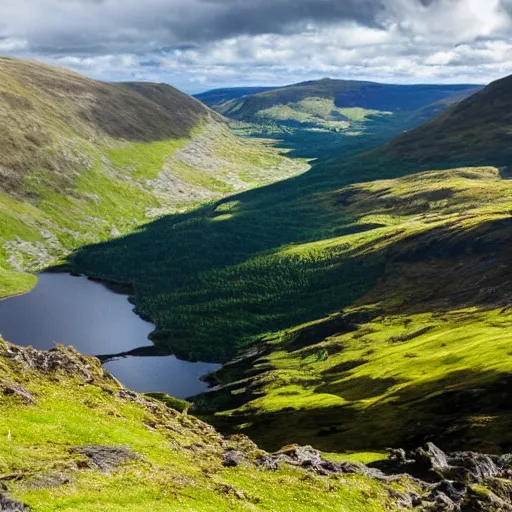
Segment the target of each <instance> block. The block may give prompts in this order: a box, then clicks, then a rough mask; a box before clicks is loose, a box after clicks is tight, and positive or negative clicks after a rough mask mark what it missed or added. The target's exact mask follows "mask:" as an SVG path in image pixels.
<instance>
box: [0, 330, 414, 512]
mask: <svg viewBox="0 0 512 512" xmlns="http://www.w3.org/2000/svg"><path fill="white" fill-rule="evenodd" d="M0 345H2V350H5V348H6V346H5V344H4V342H3V341H2V340H1V339H0ZM59 350H60V351H61V356H60V358H61V360H64V361H65V362H66V363H67V364H75V365H78V366H77V367H78V368H83V367H84V365H87V368H88V371H89V372H90V373H91V375H92V378H86V377H81V376H80V373H79V372H70V371H67V370H66V369H65V368H66V365H64V366H63V367H61V368H60V369H59V370H52V371H50V372H48V371H45V372H44V373H41V372H40V371H39V370H37V369H36V368H35V367H33V368H32V369H30V370H27V371H25V372H23V373H22V372H20V371H19V368H18V367H17V363H14V362H12V360H9V359H7V358H0V379H1V382H2V385H5V383H6V382H7V383H14V382H15V383H16V385H17V386H23V387H24V388H25V390H26V391H28V392H29V393H30V394H31V395H32V396H33V397H35V399H36V403H35V404H32V405H27V404H23V402H22V401H21V400H20V399H18V398H16V397H12V396H11V397H8V396H7V395H4V394H3V393H2V394H0V413H1V414H2V424H1V425H0V437H1V438H2V439H3V442H2V443H1V444H0V478H1V477H4V476H6V475H18V477H17V478H15V479H14V480H12V481H9V482H8V486H9V494H10V495H11V496H13V497H15V498H17V499H19V500H22V501H23V502H25V503H27V504H28V505H30V506H31V507H33V508H34V509H36V510H41V511H53V510H66V511H78V510H79V511H80V512H83V511H95V510H102V511H103V510H112V511H114V510H120V509H122V510H130V511H146V510H148V509H149V508H151V510H162V511H164V510H165V511H169V510H176V511H184V510H190V511H192V510H193V511H213V510H215V511H223V510H226V511H227V510H233V509H236V510H248V511H249V510H250V511H256V510H262V511H263V510H272V511H276V512H277V511H283V512H285V511H286V512H288V511H292V510H294V511H295V510H299V511H304V512H306V511H311V510H318V511H326V510H333V511H334V510H336V511H339V510H346V511H347V512H348V511H350V512H352V511H361V512H362V511H370V510H371V511H374V512H383V511H385V510H389V506H390V504H391V498H390V495H389V492H388V488H387V486H386V485H384V484H382V483H378V482H375V481H372V480H370V479H367V478H364V477H361V476H343V477H340V478H331V479H326V478H322V477H317V476H314V475H308V474H306V473H304V472H303V471H301V470H297V469H293V468H292V467H287V466H284V465H283V466H282V467H281V468H280V469H279V470H278V471H275V472H273V471H265V470H263V469H259V468H258V467H257V466H256V465H255V464H254V459H255V457H256V456H257V455H258V454H259V453H262V452H261V451H260V450H258V449H257V448H256V447H255V446H254V445H253V444H252V443H250V442H249V441H248V440H245V439H239V440H238V441H237V440H231V441H228V440H224V439H222V438H221V437H220V436H219V434H217V433H216V432H215V431H214V430H213V429H211V427H209V426H207V425H205V424H203V423H201V422H200V421H198V420H197V419H195V418H194V417H192V416H188V415H187V414H183V413H179V412H176V411H174V410H172V409H168V408H166V406H165V405H164V404H160V403H159V402H148V401H144V399H142V397H139V398H138V399H137V400H135V401H133V400H129V399H125V398H122V397H120V396H119V391H120V388H119V386H118V384H116V383H115V382H114V381H113V380H110V379H105V377H104V376H103V370H102V369H101V366H100V365H99V363H98V362H97V361H95V360H92V359H90V360H88V361H86V360H85V359H83V358H82V357H81V356H78V354H76V353H74V352H72V351H70V350H67V349H62V348H61V349H59ZM226 443H227V444H228V445H230V446H233V447H235V446H236V449H238V450H239V451H241V452H242V453H243V454H244V457H246V460H247V462H246V463H245V464H244V465H241V466H239V467H237V468H225V467H223V465H222V460H223V453H224V450H225V446H226ZM89 444H100V445H106V446H120V445H121V446H125V447H128V448H129V449H130V450H132V451H133V452H135V453H136V454H138V455H139V456H140V458H139V459H135V460H132V461H130V462H127V463H125V464H123V465H121V466H120V467H119V468H117V469H115V470H113V471H111V472H110V473H108V474H105V473H102V472H100V471H98V470H95V469H91V468H83V466H82V469H79V467H80V466H78V467H77V462H79V461H80V460H83V459H81V458H80V456H77V455H74V454H73V453H72V450H73V448H75V447H80V446H85V445H89ZM49 473H53V474H55V473H57V474H60V475H65V476H66V477H67V479H68V480H69V481H68V483H67V484H64V485H61V486H56V487H47V486H45V485H44V484H36V485H34V484H33V483H32V482H34V479H37V477H39V478H40V477H44V475H48V474H49ZM400 485H408V484H407V481H404V482H403V483H401V484H400ZM278 490H279V492H277V491H278Z"/></svg>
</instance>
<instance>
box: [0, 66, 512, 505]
mask: <svg viewBox="0 0 512 512" xmlns="http://www.w3.org/2000/svg"><path fill="white" fill-rule="evenodd" d="M0 71H1V72H2V76H3V78H4V80H3V81H2V82H0V117H1V118H2V120H3V123H4V125H5V126H6V127H7V128H8V129H7V130H5V131H3V132H1V133H0V149H2V151H1V152H0V176H1V177H2V181H1V182H0V298H2V299H4V300H2V301H0V333H1V335H2V337H0V414H1V416H2V418H3V419H2V422H0V438H1V439H2V442H1V443H0V510H9V508H7V507H11V509H12V507H15V508H14V510H15V511H18V510H21V511H26V510H29V509H28V508H27V507H28V506H30V507H31V508H32V509H33V510H42V511H53V510H67V511H91V512H92V511H94V510H106V511H117V510H132V511H134V512H138V511H144V510H149V509H151V510H162V511H168V510H176V511H180V512H181V511H184V510H190V511H210V510H212V511H213V510H215V511H223V510H248V511H254V510H272V511H276V512H279V511H283V512H284V511H287V512H288V511H292V510H293V511H294V512H295V511H301V510H304V511H308V512H309V511H312V510H318V511H329V510H332V511H335V510H336V511H338V512H339V511H346V512H358V511H361V512H366V511H375V512H385V511H398V510H423V511H425V512H426V511H435V510H440V511H445V510H447V511H448V510H460V511H462V512H475V511H484V512H485V511H495V510H509V508H507V507H509V502H510V492H511V491H510V489H511V488H512V487H511V483H510V470H509V466H510V455H507V454H509V453H510V452H512V436H511V432H512V428H511V426H512V414H511V410H510V404H509V394H510V393H509V392H510V387H511V385H512V380H511V377H510V376H511V359H510V358H511V357H512V352H511V349H510V347H509V340H510V332H511V331H510V329H511V327H512V315H511V309H510V302H511V300H512V287H511V285H510V280H509V262H510V258H511V256H512V254H511V247H510V243H509V240H510V239H511V235H512V222H511V217H510V215H511V211H512V199H511V197H512V196H511V192H512V190H511V187H512V184H511V183H512V182H511V181H510V180H509V175H510V172H509V169H508V165H509V164H508V161H509V144H508V137H509V132H510V126H509V124H510V122H509V121H510V120H509V116H508V114H506V112H508V111H509V108H508V107H509V106H510V105H511V104H512V95H510V93H509V90H510V87H509V84H510V80H511V79H510V78H508V79H504V80H501V81H498V82H494V83H492V84H490V85H489V86H487V87H486V88H483V89H482V88H475V86H472V85H462V86H434V85H433V86H389V85H385V84H375V83H372V82H346V81H339V80H321V81H314V82H304V83H301V84H297V85H295V86H290V87H285V88H264V89H263V88H240V89H222V90H214V91H209V92H208V93H206V94H205V95H202V96H201V95H199V96H198V97H199V98H201V97H202V98H203V100H204V101H205V103H206V104H202V103H200V102H199V101H198V100H196V99H194V98H192V97H190V96H187V95H185V94H184V93H181V92H179V91H177V90H176V89H173V88H172V87H170V86H167V85H164V84H152V83H146V82H130V83H118V84H116V83H106V82H97V81H94V80H91V79H88V78H84V77H81V76H80V75H76V74H75V73H71V72H68V71H64V70H58V69H56V68H52V67H49V66H46V65H42V64H37V63H30V62H24V61H16V60H12V59H0ZM209 107H213V108H214V110H215V111H216V112H215V111H214V110H211V109H210V108H209ZM223 116H226V117H223ZM424 121H427V122H426V123H425V124H421V123H422V122H424ZM420 124H421V126H419V127H417V128H415V126H417V125H420ZM240 135H241V136H240ZM42 270H44V272H43V273H39V274H37V273H38V272H40V271H42ZM70 274H72V275H70ZM38 276H39V281H38ZM87 278H88V279H87ZM30 290H32V291H30ZM27 292H30V293H27ZM125 294H126V295H129V301H128V298H127V296H126V295H125ZM132 309H133V311H132ZM16 343H17V344H18V345H22V346H17V345H15V344H16ZM56 343H57V344H56ZM69 345H73V346H74V347H75V348H71V347H69ZM32 346H33V347H35V348H32ZM91 356H97V357H91ZM118 379H119V380H118ZM128 388H130V389H128ZM185 399H186V400H185ZM433 443H434V444H433ZM437 446H439V447H440V448H441V449H440V448H437ZM418 447H421V448H418ZM402 449H404V450H402ZM462 450H465V451H464V452H462V453H461V451H462ZM475 452H478V453H475ZM484 454H490V455H484ZM23 503H27V504H28V505H27V506H25V505H23ZM441 506H443V507H445V508H439V507H441ZM436 507H437V508H436ZM450 507H452V508H450ZM456 507H458V508H456ZM500 507H501V508H500Z"/></svg>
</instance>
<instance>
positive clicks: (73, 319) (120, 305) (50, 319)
mask: <svg viewBox="0 0 512 512" xmlns="http://www.w3.org/2000/svg"><path fill="white" fill-rule="evenodd" d="M38 277H39V281H38V284H37V286H36V287H35V288H34V289H33V290H32V291H31V292H30V293H27V294H25V295H20V296H18V297H11V298H8V299H5V300H1V301H0V334H1V335H2V337H3V338H4V339H5V340H6V341H10V342H11V343H15V344H17V345H23V346H29V345H31V346H33V347H34V348H37V349H40V350H47V349H51V348H53V347H54V346H55V343H62V344H63V345H72V346H73V347H75V348H76V349H77V350H78V351H79V352H81V353H83V354H87V355H94V356H99V357H100V359H102V361H103V362H104V366H105V368H106V369H107V370H108V371H109V372H110V373H112V375H114V376H115V377H116V378H117V379H119V381H120V382H122V383H123V385H125V386H126V387H127V388H130V389H133V390H134V391H139V392H150V391H159V392H162V393H167V394H169V395H172V396H175V397H178V398H186V397H190V396H193V395H196V394H198V393H202V392H204V391H206V390H207V389H208V386H207V384H206V383H204V382H202V381H201V380H199V378H200V377H201V376H203V375H205V374H207V373H209V372H212V371H215V370H217V369H219V368H220V366H219V365H216V364H208V363H190V362H188V361H180V360H179V359H177V358H176V357H175V356H158V355H157V354H158V352H157V350H156V348H155V347H154V346H153V345H152V343H151V341H150V340H149V339H148V335H149V334H150V333H151V331H153V329H154V325H153V324H151V323H149V322H146V321H144V320H142V319H141V318H140V317H139V316H137V315H136V314H135V313H133V305H132V304H130V302H129V301H128V297H127V296H126V295H124V294H121V293H118V292H117V291H115V289H113V288H110V287H107V286H105V285H104V284H102V283H99V282H96V281H91V280H89V279H87V278H86V277H74V276H71V275H69V274H60V273H43V274H40V275H39V276H38ZM130 353H131V354H132V355H130ZM101 356H103V357H101Z"/></svg>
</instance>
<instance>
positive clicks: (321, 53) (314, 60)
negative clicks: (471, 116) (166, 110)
mask: <svg viewBox="0 0 512 512" xmlns="http://www.w3.org/2000/svg"><path fill="white" fill-rule="evenodd" d="M0 55H5V56H12V57H19V58H29V59H36V60H42V61H45V62H49V63H52V64H56V65H59V66H64V67H68V68H71V69H74V70H76V71H78V72H80V73H83V74H85V75H88V76H91V77H93V78H97V79H102V80H150V81H157V82H166V83H170V84H172V85H174V86H176V87H178V88H180V89H182V90H185V91H187V92H190V93H195V92H200V91H203V90H206V89H211V88H215V87H223V86H237V85H282V84H287V83H293V82H298V81H302V80H309V79H315V78H323V77H332V78H347V79H364V80H375V81H385V82H393V83H420V82H421V83H435V82H449V83H455V82H459V83H460V82H466V83H469V82H471V83H486V82H489V81H491V80H494V79H496V78H500V77H502V76H505V75H508V74H512V0H1V2H0Z"/></svg>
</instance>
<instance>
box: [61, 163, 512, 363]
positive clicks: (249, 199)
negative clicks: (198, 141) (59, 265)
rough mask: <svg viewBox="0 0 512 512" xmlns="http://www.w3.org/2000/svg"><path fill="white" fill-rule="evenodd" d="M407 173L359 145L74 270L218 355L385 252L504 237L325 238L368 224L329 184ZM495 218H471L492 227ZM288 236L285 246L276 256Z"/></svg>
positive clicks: (369, 277) (292, 321) (378, 265)
mask: <svg viewBox="0 0 512 512" xmlns="http://www.w3.org/2000/svg"><path fill="white" fill-rule="evenodd" d="M384 170H385V171H386V176H383V174H385V173H384ZM406 173H407V168H406V167H400V166H399V165H392V162H390V161H376V160H375V159H374V158H373V157H371V158H368V157H367V156H365V155H362V156H357V157H354V158H352V159H349V160H347V161H346V162H345V163H344V164H343V165H339V164H337V165H335V163H334V162H325V163H323V164H319V165H317V166H315V167H314V168H313V169H312V170H311V171H309V172H308V173H306V174H303V175H301V176H297V177H294V178H291V179H288V180H286V181H283V182H280V183H275V184H273V185H269V186H266V187H263V188H259V189H254V190H251V191H248V192H244V193H242V194H238V195H236V196H231V197H229V198H226V199H225V200H222V201H219V202H218V203H215V204H212V205H208V206H204V207H202V208H199V209H197V210H195V211H193V212H190V213H187V214H181V215H170V216H167V217H165V218H162V219H159V220H157V221H155V222H152V223H150V224H147V225H144V226H143V227H141V228H140V229H139V230H138V231H136V232H134V233H132V234H130V235H128V236H125V237H123V238H119V239H116V240H113V241H110V242H107V243H103V244H98V245H93V246H90V247H85V248H83V249H81V250H80V251H78V252H77V253H76V254H74V255H73V257H72V260H71V261H72V264H73V266H74V268H75V270H77V271H79V272H81V273H85V274H87V275H90V276H94V277H99V278H104V279H108V280H113V281H117V282H126V283H131V284H133V285H134V288H135V301H136V311H137V312H138V313H139V314H140V315H141V316H143V317H144V318H150V319H151V320H152V321H153V322H154V323H155V324H156V325H157V330H156V331H155V332H154V333H153V335H152V340H153V341H154V342H155V343H156V344H157V345H159V346H161V347H166V348H167V349H168V350H170V351H172V352H173V353H175V354H176V355H178V356H179V357H182V358H190V359H193V360H202V361H207V362H225V361H227V360H229V359H230V358H232V357H233V356H234V355H235V353H236V352H237V350H238V349H239V348H240V347H241V346H244V345H246V344H247V343H248V342H250V341H251V340H254V339H255V338H257V337H261V336H263V335H264V334H265V333H269V332H275V331H278V330H283V329H288V328H291V327H293V326H295V325H299V324H302V323H305V322H308V321H312V320H317V319H319V318H323V317H325V316H326V315H328V314H331V313H335V312H339V311H340V310H342V309H343V308H346V307H348V306H350V305H353V304H355V303H356V302H357V300H358V299H359V298H360V297H362V296H363V295H364V294H365V293H366V292H367V291H368V290H369V289H370V288H372V287H374V286H375V284H376V283H377V282H378V279H379V278H380V277H381V276H383V274H384V270H385V268H386V266H387V265H388V264H389V263H390V262H391V261H394V260H400V258H401V259H402V261H406V262H413V261H420V260H422V259H425V258H432V257H438V258H441V259H444V258H446V259H447V260H453V259H454V258H458V257H464V258H466V257H467V254H468V253H470V254H473V255H475V254H476V255H479V254H485V253H486V252H491V253H492V252H494V251H496V250H498V249H499V247H498V246H499V244H500V242H499V240H503V239H505V240H508V239H510V237H507V238H503V237H502V236H498V237H497V238H498V239H497V240H491V239H489V240H487V238H486V237H485V236H479V235H478V233H477V232H474V233H466V234H464V233H462V234H459V233H457V232H454V231H453V230H452V229H450V228H437V229H434V228H433V229H432V230H430V231H429V232H427V233H426V234H423V235H419V236H417V237H409V238H402V239H397V240H396V241H391V242H390V243H389V246H390V247H389V249H380V250H376V249H374V248H372V242H371V240H370V241H369V242H368V243H367V248H366V249H365V250H366V254H361V255H352V254H350V251H348V253H346V254H344V253H342V252H340V251H339V250H338V249H336V247H334V248H332V247H331V248H329V247H327V248H325V247H324V245H322V244H323V243H324V242H325V241H327V240H329V239H332V238H335V237H338V236H340V234H346V233H353V232H357V231H360V232H368V225H363V226H360V227H358V226H357V222H358V220H359V219H358V217H357V216H356V215H355V214H349V213H348V212H347V210H346V209H344V208H343V207H341V206H340V205H338V204H335V202H334V201H332V200H331V199H330V198H328V197H327V196H328V195H329V194H325V192H329V193H330V192H332V191H333V190H337V189H339V188H340V187H343V186H344V185H347V184H350V183H354V182H360V181H364V180H368V179H374V178H379V179H380V178H382V177H388V178H390V177H397V176H401V175H403V174H406ZM500 222H503V221H499V222H498V221H496V222H494V221H489V222H487V223H484V224H485V225H482V226H481V227H479V228H478V229H479V230H481V231H482V232H494V231H495V230H496V229H498V227H499V223H500ZM505 227H506V229H507V230H508V224H507V226H505ZM459 235H460V236H459ZM490 238H492V237H490ZM304 243H313V244H314V243H318V244H319V245H318V246H317V247H318V250H317V251H316V252H315V250H314V249H315V246H312V249H313V250H312V251H311V252H310V253H305V252H304V251H303V249H301V252H296V251H294V246H295V245H297V244H304ZM384 245H386V244H384ZM283 248H287V249H288V250H287V252H286V255H283V254H281V255H280V257H279V258H278V257H277V256H276V255H277V253H278V252H279V251H282V249H283ZM464 300H466V299H464ZM455 302H457V301H455ZM454 305H456V304H451V306H454Z"/></svg>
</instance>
